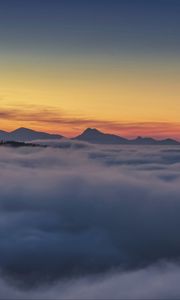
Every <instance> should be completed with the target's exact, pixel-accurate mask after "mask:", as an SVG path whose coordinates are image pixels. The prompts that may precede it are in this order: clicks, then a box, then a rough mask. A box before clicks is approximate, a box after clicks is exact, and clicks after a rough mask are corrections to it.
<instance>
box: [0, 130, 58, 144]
mask: <svg viewBox="0 0 180 300" xmlns="http://www.w3.org/2000/svg"><path fill="white" fill-rule="evenodd" d="M62 137H63V136H62V135H59V134H49V133H46V132H41V131H35V130H32V129H29V128H24V127H20V128H18V129H16V130H14V131H11V132H5V131H0V140H4V141H20V142H28V141H32V140H46V139H47V140H49V139H60V138H62Z"/></svg>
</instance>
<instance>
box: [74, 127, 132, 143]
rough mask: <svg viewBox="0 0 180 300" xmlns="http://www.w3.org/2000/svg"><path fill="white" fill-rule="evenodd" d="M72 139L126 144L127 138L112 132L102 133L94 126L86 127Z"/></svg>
mask: <svg viewBox="0 0 180 300" xmlns="http://www.w3.org/2000/svg"><path fill="white" fill-rule="evenodd" d="M74 139H76V140H79V141H84V142H89V143H93V144H128V140H127V139H125V138H122V137H120V136H117V135H114V134H107V133H103V132H101V131H99V130H97V129H95V128H87V129H86V130H85V131H84V132H83V133H82V134H80V135H78V136H77V137H75V138H74Z"/></svg>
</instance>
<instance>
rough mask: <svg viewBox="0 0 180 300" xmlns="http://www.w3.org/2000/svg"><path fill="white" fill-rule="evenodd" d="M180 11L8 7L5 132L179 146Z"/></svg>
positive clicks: (170, 7)
mask: <svg viewBox="0 0 180 300" xmlns="http://www.w3.org/2000/svg"><path fill="white" fill-rule="evenodd" d="M179 14H180V1H178V0H151V1H150V0H149V1H146V0H144V1H143V0H121V1H117V0H96V1H95V0H91V1H88V0H76V1H74V0H61V1H57V0H31V1H30V0H26V1H24V0H0V83H1V84H0V124H1V126H0V128H1V129H3V130H7V131H10V130H13V129H15V128H17V127H22V126H23V127H30V128H33V129H37V130H44V131H48V132H54V133H61V134H64V135H67V136H73V135H76V134H78V133H79V132H81V131H82V130H84V129H85V128H86V127H96V128H98V129H100V130H103V131H106V132H112V133H116V134H119V135H123V136H127V137H134V136H137V135H143V136H153V137H157V138H161V137H174V138H177V139H179V140H180V120H179V95H180V86H179V81H180V61H179V53H180V52H179V51H180V18H179Z"/></svg>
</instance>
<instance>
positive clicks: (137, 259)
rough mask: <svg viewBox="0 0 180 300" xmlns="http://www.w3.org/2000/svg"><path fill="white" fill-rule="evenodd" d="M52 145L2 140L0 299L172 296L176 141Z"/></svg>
mask: <svg viewBox="0 0 180 300" xmlns="http://www.w3.org/2000/svg"><path fill="white" fill-rule="evenodd" d="M41 143H43V142H41ZM44 143H45V141H44ZM49 144H51V145H52V147H47V148H36V147H35V148H32V149H31V148H30V147H28V148H20V149H11V148H8V147H0V176H1V181H0V225H1V226H0V241H1V242H0V253H1V256H0V270H1V279H0V298H3V299H4V298H8V299H9V298H10V299H11V298H12V299H13V298H15V299H17V298H22V299H24V298H27V299H29V298H32V299H33V298H34V299H48V298H54V299H65V298H66V299H73V298H74V299H80V298H82V299H90V298H91V299H93V298H94V299H98V298H99V299H105V298H106V299H109V298H111V299H113V298H114V299H120V298H123V299H124V298H126V299H130V298H142V299H144V298H148V299H149V298H156V299H157V298H163V299H164V298H167V299H168V298H179V297H180V288H178V284H177V283H178V282H179V279H180V265H179V254H180V235H179V228H180V218H179V213H180V199H179V195H180V172H179V169H180V148H179V147H178V146H147V147H144V146H139V147H138V146H98V145H89V144H88V143H82V142H81V143H79V142H75V141H72V142H70V141H68V142H67V141H59V142H58V141H54V142H53V141H51V142H50V141H49Z"/></svg>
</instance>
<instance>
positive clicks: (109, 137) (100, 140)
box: [74, 128, 180, 145]
mask: <svg viewBox="0 0 180 300" xmlns="http://www.w3.org/2000/svg"><path fill="white" fill-rule="evenodd" d="M74 139H76V140H80V141H84V142H89V143H93V144H110V145H112V144H117V145H118V144H125V145H180V143H179V142H177V141H176V140H173V139H163V140H156V139H153V138H150V137H140V136H139V137H137V138H136V139H133V140H129V139H126V138H123V137H121V136H118V135H114V134H107V133H103V132H101V131H99V130H97V129H95V128H87V129H86V130H85V131H84V132H83V133H81V134H80V135H78V136H77V137H75V138H74Z"/></svg>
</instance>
